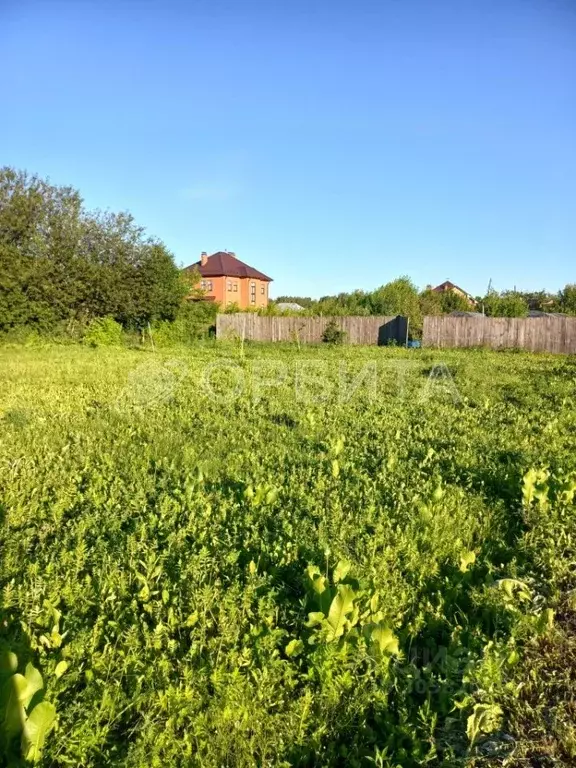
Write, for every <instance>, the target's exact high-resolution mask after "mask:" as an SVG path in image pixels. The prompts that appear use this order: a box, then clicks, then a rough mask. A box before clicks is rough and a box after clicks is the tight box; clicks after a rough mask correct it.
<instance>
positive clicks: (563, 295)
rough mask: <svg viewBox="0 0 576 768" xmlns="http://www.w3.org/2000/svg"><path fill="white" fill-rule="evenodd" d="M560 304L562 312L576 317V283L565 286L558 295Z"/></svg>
mask: <svg viewBox="0 0 576 768" xmlns="http://www.w3.org/2000/svg"><path fill="white" fill-rule="evenodd" d="M558 303H559V306H560V309H561V311H562V312H565V313H566V314H567V315H576V283H571V284H568V285H566V286H564V289H563V290H562V291H560V293H559V295H558Z"/></svg>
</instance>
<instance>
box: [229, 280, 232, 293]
mask: <svg viewBox="0 0 576 768" xmlns="http://www.w3.org/2000/svg"><path fill="white" fill-rule="evenodd" d="M228 290H229V291H231V290H232V280H228Z"/></svg>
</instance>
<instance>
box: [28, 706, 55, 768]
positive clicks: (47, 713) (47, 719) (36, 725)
mask: <svg viewBox="0 0 576 768" xmlns="http://www.w3.org/2000/svg"><path fill="white" fill-rule="evenodd" d="M55 719H56V708H55V706H54V704H51V703H50V702H49V701H42V702H40V704H37V705H36V706H35V707H34V709H33V710H32V712H31V713H30V716H29V717H28V719H27V720H26V723H25V725H24V730H23V732H22V754H23V755H24V757H25V758H26V760H31V761H32V762H37V761H38V760H40V757H41V756H42V749H43V748H44V742H45V740H46V736H47V735H48V733H49V731H50V729H51V728H52V726H53V725H54V721H55Z"/></svg>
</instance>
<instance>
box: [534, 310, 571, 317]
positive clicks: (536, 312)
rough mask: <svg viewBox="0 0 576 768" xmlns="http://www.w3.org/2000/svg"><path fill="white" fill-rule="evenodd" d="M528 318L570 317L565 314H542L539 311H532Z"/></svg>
mask: <svg viewBox="0 0 576 768" xmlns="http://www.w3.org/2000/svg"><path fill="white" fill-rule="evenodd" d="M528 317H568V315H567V314H565V313H564V312H542V311H541V310H539V309H531V310H530V311H529V312H528Z"/></svg>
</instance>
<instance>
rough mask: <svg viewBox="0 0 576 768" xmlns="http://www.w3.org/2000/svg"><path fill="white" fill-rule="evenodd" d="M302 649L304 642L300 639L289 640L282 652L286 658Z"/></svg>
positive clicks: (295, 654) (297, 653) (300, 651)
mask: <svg viewBox="0 0 576 768" xmlns="http://www.w3.org/2000/svg"><path fill="white" fill-rule="evenodd" d="M303 650H304V643H303V642H302V640H290V642H289V643H288V645H287V646H286V648H285V649H284V653H285V654H286V656H288V658H292V657H293V656H298V655H299V654H300V653H302V651H303Z"/></svg>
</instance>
